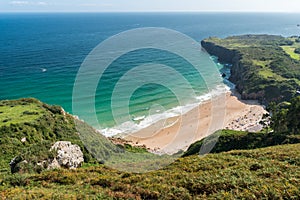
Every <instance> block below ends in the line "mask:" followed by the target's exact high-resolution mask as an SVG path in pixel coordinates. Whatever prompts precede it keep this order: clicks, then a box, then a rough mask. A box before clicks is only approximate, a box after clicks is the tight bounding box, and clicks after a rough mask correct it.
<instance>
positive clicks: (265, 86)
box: [202, 35, 300, 104]
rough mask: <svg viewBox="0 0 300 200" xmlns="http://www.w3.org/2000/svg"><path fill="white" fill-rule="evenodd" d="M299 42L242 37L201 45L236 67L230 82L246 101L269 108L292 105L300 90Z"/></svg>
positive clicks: (217, 39)
mask: <svg viewBox="0 0 300 200" xmlns="http://www.w3.org/2000/svg"><path fill="white" fill-rule="evenodd" d="M298 40H299V37H298V36H294V37H290V38H284V37H281V36H273V35H243V36H232V37H228V38H225V39H220V38H213V37H211V38H208V39H205V40H204V41H203V42H202V44H204V45H203V46H204V47H205V48H206V49H207V50H208V52H209V53H212V54H218V55H216V56H219V59H220V61H222V60H226V61H230V62H232V63H233V64H234V65H233V67H232V69H231V72H232V77H231V78H230V79H231V80H232V81H233V82H234V83H236V85H237V89H238V91H239V92H240V93H241V94H242V97H243V98H244V99H258V100H260V101H262V102H263V103H265V104H268V103H270V102H272V101H274V102H277V103H280V102H282V101H290V100H291V99H292V98H293V97H295V95H296V91H297V90H298V89H299V88H300V55H299V54H298V53H297V52H299V51H298V50H299V48H300V43H299V42H297V41H298ZM205 44H213V45H214V46H215V47H216V46H217V47H222V48H225V49H227V50H229V51H231V52H234V54H231V56H235V58H234V57H231V58H227V57H228V56H230V55H229V54H228V52H227V53H224V52H223V51H214V48H212V49H211V48H210V46H209V45H205ZM215 49H216V48H215ZM227 54H228V55H227Z"/></svg>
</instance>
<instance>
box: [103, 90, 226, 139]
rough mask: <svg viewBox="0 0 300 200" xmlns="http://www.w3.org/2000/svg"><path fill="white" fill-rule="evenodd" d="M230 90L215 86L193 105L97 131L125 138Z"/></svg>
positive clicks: (178, 107)
mask: <svg viewBox="0 0 300 200" xmlns="http://www.w3.org/2000/svg"><path fill="white" fill-rule="evenodd" d="M230 90H231V87H229V86H227V85H225V84H220V85H217V86H216V88H215V89H213V90H212V91H211V92H209V93H206V94H203V95H201V96H198V97H196V98H195V102H194V103H190V104H186V105H182V106H177V107H174V108H172V109H169V110H166V111H164V112H162V113H160V110H156V113H155V114H152V115H149V116H144V115H143V116H136V117H134V118H133V120H132V121H127V122H124V123H122V124H120V125H117V126H114V127H112V128H103V129H100V130H98V131H99V132H100V133H101V134H103V135H105V136H107V137H112V136H116V135H118V136H120V137H122V136H126V135H128V134H131V133H135V132H137V131H140V130H142V129H144V128H147V127H149V126H151V125H153V124H155V123H157V122H159V121H161V120H166V119H169V118H172V117H177V116H180V115H184V114H186V113H187V112H189V111H191V110H192V109H194V108H196V107H197V106H199V105H200V104H201V103H204V102H206V101H208V100H211V99H212V98H214V97H217V96H219V95H221V94H224V93H226V92H228V91H230ZM167 126H170V124H167V125H166V127H167ZM166 127H165V128H166Z"/></svg>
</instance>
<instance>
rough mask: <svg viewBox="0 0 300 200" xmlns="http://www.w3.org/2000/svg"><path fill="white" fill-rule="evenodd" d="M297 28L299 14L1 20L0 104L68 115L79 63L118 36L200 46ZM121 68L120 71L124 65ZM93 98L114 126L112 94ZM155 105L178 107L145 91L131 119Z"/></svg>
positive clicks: (163, 93) (161, 93)
mask: <svg viewBox="0 0 300 200" xmlns="http://www.w3.org/2000/svg"><path fill="white" fill-rule="evenodd" d="M299 23H300V14H276V13H269V14H263V13H147V14H142V13H105V14H104V13H102V14H100V13H90V14H83V13H82V14H75V13H74V14H0V80H1V81H0V99H17V98H21V97H35V98H38V99H40V100H42V101H44V102H46V103H49V104H58V105H61V106H62V107H63V108H64V109H65V110H66V111H68V112H71V113H72V89H73V84H74V80H75V77H76V73H77V71H78V69H79V67H80V65H81V63H82V62H83V60H84V59H85V57H86V56H87V55H88V54H89V52H90V51H91V50H92V49H93V48H94V47H95V46H96V45H98V44H99V43H100V42H102V41H104V40H105V39H107V38H109V37H111V36H113V35H115V34H118V33H120V32H122V31H126V30H130V29H134V28H142V27H164V28H169V29H174V30H176V31H179V32H182V33H184V34H186V35H188V36H190V37H191V38H193V39H195V40H197V41H200V40H201V39H204V38H206V37H209V36H218V37H226V36H230V35H239V34H249V33H255V34H261V33H265V34H276V35H283V36H290V35H300V28H299V27H297V24H299ZM155 53H158V54H159V55H161V54H160V53H159V52H151V51H150V53H149V52H148V54H144V53H140V54H139V55H138V56H137V55H134V53H133V56H137V57H140V55H150V57H151V55H152V56H154V55H155ZM169 56H172V55H169ZM146 58H147V59H149V58H148V57H147V56H146ZM127 59H130V58H127ZM142 59H143V58H142ZM168 59H169V57H168ZM127 61H128V60H127ZM120 62H121V63H122V61H120ZM124 62H125V64H124V63H123V66H124V65H126V59H125V61H124ZM117 69H118V68H117ZM117 72H119V69H118V70H115V71H113V72H112V73H110V75H111V77H108V81H109V80H111V79H112V77H116V73H117ZM188 75H189V72H187V76H188ZM190 75H191V76H193V75H192V74H190ZM194 78H195V77H194ZM192 79H193V77H192ZM198 80H200V79H198ZM104 81H105V80H104ZM196 82H197V81H195V82H194V83H195V85H196V86H199V85H197V83H196ZM200 83H201V81H200ZM110 84H111V83H110ZM110 84H109V85H110ZM199 87H201V86H199ZM108 88H109V87H108ZM105 91H106V90H105ZM145 91H151V92H152V93H151V92H149V93H147V94H145ZM97 92H98V93H97V94H98V95H97V96H96V104H97V105H96V106H95V107H96V110H97V114H99V115H101V114H103V113H104V115H103V116H104V118H105V120H103V126H104V127H105V126H113V125H114V123H113V121H112V116H111V114H110V113H109V112H108V110H109V108H108V107H109V105H110V102H109V101H107V100H105V99H106V98H107V97H106V95H111V92H109V91H107V93H106V92H104V93H103V91H102V90H101V89H99V90H98V91H97ZM155 95H158V96H155ZM156 99H160V101H159V102H155V103H157V104H161V105H163V106H164V107H165V109H170V108H172V107H176V106H178V104H177V103H176V98H175V96H174V94H172V92H171V91H168V89H167V88H163V87H159V86H157V85H146V86H144V88H140V89H139V90H137V91H136V92H135V93H134V94H133V97H132V102H131V106H130V110H131V112H132V115H133V117H140V116H143V115H145V113H143V110H146V111H145V112H148V111H147V109H149V107H151V104H153V102H154V101H155V100H156ZM87 113H88V111H87ZM102 128H103V127H102Z"/></svg>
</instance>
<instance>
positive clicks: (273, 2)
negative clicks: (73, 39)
mask: <svg viewBox="0 0 300 200" xmlns="http://www.w3.org/2000/svg"><path fill="white" fill-rule="evenodd" d="M165 11H170V12H179V11H180V12H182V11H183V12H199V11H205V12H210V11H214V12H300V0H0V12H165Z"/></svg>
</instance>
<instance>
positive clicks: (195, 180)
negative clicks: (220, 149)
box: [0, 144, 300, 199]
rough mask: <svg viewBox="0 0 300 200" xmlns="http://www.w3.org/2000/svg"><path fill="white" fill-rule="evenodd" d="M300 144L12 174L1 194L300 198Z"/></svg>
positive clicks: (2, 182)
mask: <svg viewBox="0 0 300 200" xmlns="http://www.w3.org/2000/svg"><path fill="white" fill-rule="evenodd" d="M299 155H300V144H295V145H281V146H275V147H269V148H264V149H257V150H235V151H230V152H226V153H219V154H209V155H207V156H204V157H200V156H197V155H194V156H188V157H184V158H180V159H178V160H177V161H176V162H174V163H173V164H171V165H169V166H167V167H165V168H163V169H161V170H158V171H153V172H148V173H144V174H136V173H125V172H119V171H115V170H112V169H109V168H107V167H104V166H102V165H96V166H86V167H83V168H80V169H77V170H71V171H68V170H64V169H60V170H52V171H44V172H42V173H40V174H15V175H6V176H5V177H3V178H2V179H1V180H0V196H2V197H6V198H9V199H10V198H22V199H25V198H27V199H32V198H44V199H75V198H78V199H85V198H91V199H92V198H98V199H299V198H300V189H299V188H300V181H299V180H300V158H299Z"/></svg>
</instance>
